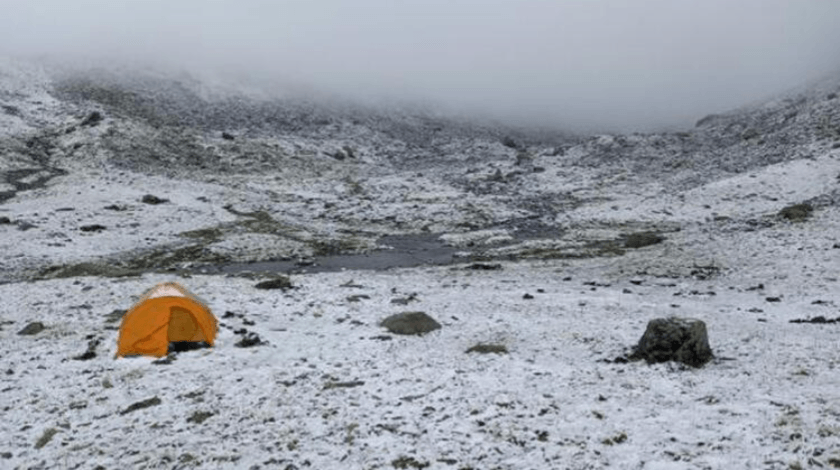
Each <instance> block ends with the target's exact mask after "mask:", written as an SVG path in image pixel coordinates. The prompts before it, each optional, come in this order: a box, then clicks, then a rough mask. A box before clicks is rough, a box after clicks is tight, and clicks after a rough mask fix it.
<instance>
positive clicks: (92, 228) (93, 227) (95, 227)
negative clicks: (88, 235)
mask: <svg viewBox="0 0 840 470" xmlns="http://www.w3.org/2000/svg"><path fill="white" fill-rule="evenodd" d="M107 228H108V227H106V226H104V225H99V224H91V225H82V226H81V227H79V230H81V231H82V232H101V231H103V230H105V229H107Z"/></svg>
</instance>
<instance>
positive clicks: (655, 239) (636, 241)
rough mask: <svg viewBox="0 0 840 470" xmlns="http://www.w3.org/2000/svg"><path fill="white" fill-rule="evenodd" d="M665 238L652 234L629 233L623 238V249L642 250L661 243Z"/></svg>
mask: <svg viewBox="0 0 840 470" xmlns="http://www.w3.org/2000/svg"><path fill="white" fill-rule="evenodd" d="M664 240H665V237H663V236H662V235H659V234H658V233H654V232H637V233H631V234H630V235H627V236H626V237H625V238H624V247H625V248H642V247H645V246H650V245H656V244H657V243H662V241H664Z"/></svg>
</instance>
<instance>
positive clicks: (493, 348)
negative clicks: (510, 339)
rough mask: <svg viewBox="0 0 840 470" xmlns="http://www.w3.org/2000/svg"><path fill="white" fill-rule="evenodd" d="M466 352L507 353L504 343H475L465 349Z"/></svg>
mask: <svg viewBox="0 0 840 470" xmlns="http://www.w3.org/2000/svg"><path fill="white" fill-rule="evenodd" d="M467 352H468V353H479V354H491V353H493V354H507V353H508V349H507V346H505V345H504V344H482V343H479V344H476V345H475V346H470V348H469V349H467Z"/></svg>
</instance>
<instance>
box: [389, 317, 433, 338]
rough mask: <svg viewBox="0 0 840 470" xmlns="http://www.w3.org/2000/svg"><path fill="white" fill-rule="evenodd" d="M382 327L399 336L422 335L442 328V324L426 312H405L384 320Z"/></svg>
mask: <svg viewBox="0 0 840 470" xmlns="http://www.w3.org/2000/svg"><path fill="white" fill-rule="evenodd" d="M380 325H381V326H383V327H385V328H387V329H388V331H390V332H391V333H394V334H397V335H422V334H423V333H428V332H430V331H434V330H437V329H438V328H440V323H438V322H437V321H435V319H434V318H432V317H430V316H428V315H426V314H425V313H424V312H403V313H398V314H396V315H391V316H390V317H388V318H386V319H384V320H382V323H380Z"/></svg>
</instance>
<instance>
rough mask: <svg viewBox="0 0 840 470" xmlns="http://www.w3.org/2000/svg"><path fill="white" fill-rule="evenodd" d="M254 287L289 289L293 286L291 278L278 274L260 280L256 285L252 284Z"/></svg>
mask: <svg viewBox="0 0 840 470" xmlns="http://www.w3.org/2000/svg"><path fill="white" fill-rule="evenodd" d="M254 287H255V288H257V289H283V290H286V289H291V288H292V287H294V286H293V285H292V280H291V279H289V278H288V277H286V276H279V277H277V278H275V279H271V280H268V281H263V282H260V283H258V284H256V285H254Z"/></svg>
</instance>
